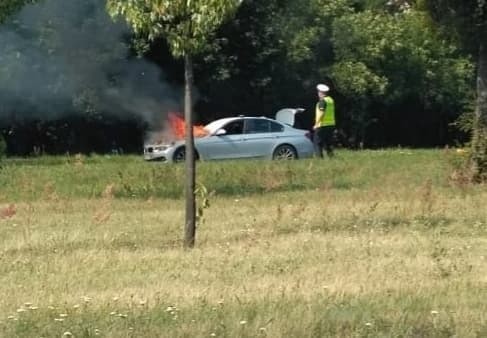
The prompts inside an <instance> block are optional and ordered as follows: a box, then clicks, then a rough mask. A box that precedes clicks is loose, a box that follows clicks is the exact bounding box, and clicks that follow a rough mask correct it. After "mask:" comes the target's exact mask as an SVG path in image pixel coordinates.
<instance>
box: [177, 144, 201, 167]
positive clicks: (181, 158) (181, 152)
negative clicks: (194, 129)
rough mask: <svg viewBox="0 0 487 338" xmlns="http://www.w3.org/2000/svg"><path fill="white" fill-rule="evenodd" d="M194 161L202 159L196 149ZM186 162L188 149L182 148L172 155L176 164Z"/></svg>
mask: <svg viewBox="0 0 487 338" xmlns="http://www.w3.org/2000/svg"><path fill="white" fill-rule="evenodd" d="M194 159H195V160H199V159H200V155H199V154H198V152H197V151H196V149H195V150H194ZM185 160H186V148H185V147H184V146H182V147H179V148H178V149H176V151H174V154H173V155H172V161H173V162H175V163H181V162H184V161H185Z"/></svg>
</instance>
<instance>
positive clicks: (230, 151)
mask: <svg viewBox="0 0 487 338" xmlns="http://www.w3.org/2000/svg"><path fill="white" fill-rule="evenodd" d="M221 129H222V130H224V131H225V132H224V134H221V135H218V133H217V135H212V136H209V137H205V138H202V139H201V140H199V141H198V151H199V153H200V155H201V156H202V157H203V158H204V159H208V160H214V159H215V160H216V159H232V158H239V157H243V156H242V154H241V153H242V143H243V129H244V122H243V119H238V120H233V121H230V122H229V123H227V124H225V125H223V126H222V128H221Z"/></svg>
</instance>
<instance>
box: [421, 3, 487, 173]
mask: <svg viewBox="0 0 487 338" xmlns="http://www.w3.org/2000/svg"><path fill="white" fill-rule="evenodd" d="M421 3H422V4H423V5H425V6H426V8H427V9H428V10H429V12H430V13H431V16H432V17H433V18H434V19H435V20H436V21H437V22H439V23H441V24H442V25H443V27H444V29H445V31H447V32H448V35H449V36H451V37H452V38H454V39H455V38H456V39H459V40H460V41H461V42H462V43H463V44H464V46H465V47H466V48H467V50H470V51H471V52H472V53H473V55H477V101H476V106H475V114H474V121H473V124H472V126H473V131H472V132H473V134H472V153H471V156H470V168H471V172H472V179H473V180H474V181H477V182H481V181H486V180H487V2H486V1H485V0H424V3H423V2H421ZM452 23H453V25H452Z"/></svg>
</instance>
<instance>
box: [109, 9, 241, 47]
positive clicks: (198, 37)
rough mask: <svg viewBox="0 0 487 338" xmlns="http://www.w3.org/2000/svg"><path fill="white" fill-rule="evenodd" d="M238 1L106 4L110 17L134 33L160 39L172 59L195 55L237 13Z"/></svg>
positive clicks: (151, 38) (150, 38)
mask: <svg viewBox="0 0 487 338" xmlns="http://www.w3.org/2000/svg"><path fill="white" fill-rule="evenodd" d="M239 3H240V1H238V0H193V1H191V0H152V1H146V0H107V6H108V11H109V13H110V14H111V15H113V16H123V17H124V18H125V19H126V20H127V22H128V23H129V24H130V26H131V27H132V28H133V29H134V32H135V33H136V34H137V35H139V36H141V37H144V38H145V37H146V38H147V39H149V40H151V41H153V40H155V39H157V38H160V37H164V39H166V40H167V41H168V43H169V46H170V48H171V51H172V53H173V55H174V56H176V57H181V56H184V55H186V54H189V55H195V54H197V53H200V52H202V51H203V50H205V49H206V48H207V46H208V40H209V39H210V37H211V36H212V34H213V32H214V31H215V30H216V29H217V28H218V27H219V26H220V25H221V24H222V22H223V21H224V20H225V19H226V18H228V16H230V15H231V14H232V13H234V11H235V10H236V9H237V7H238V4H239Z"/></svg>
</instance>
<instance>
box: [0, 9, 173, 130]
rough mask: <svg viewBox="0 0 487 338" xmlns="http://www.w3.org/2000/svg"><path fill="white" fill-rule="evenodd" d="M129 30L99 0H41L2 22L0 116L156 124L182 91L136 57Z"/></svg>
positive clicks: (7, 117) (0, 29)
mask: <svg viewBox="0 0 487 338" xmlns="http://www.w3.org/2000/svg"><path fill="white" fill-rule="evenodd" d="M129 39H130V30H129V29H128V28H127V26H126V25H125V24H123V23H115V22H113V20H112V19H111V18H110V17H109V16H108V15H107V13H106V10H105V7H104V1H100V0H83V1H80V0H44V1H41V2H39V3H37V4H34V5H27V6H25V7H24V8H23V9H22V11H21V12H20V13H18V14H17V15H15V16H13V17H12V18H10V20H9V21H8V22H7V23H5V24H4V25H2V26H0V119H3V120H6V119H14V120H19V119H30V118H35V119H42V120H48V119H58V118H62V117H64V116H66V115H67V114H74V113H78V114H80V113H82V114H97V113H103V114H105V113H109V114H116V115H117V116H119V117H121V118H124V117H133V116H139V117H141V118H143V119H144V121H146V122H148V123H149V125H152V126H154V125H155V124H158V123H159V122H160V119H161V118H162V115H163V113H165V112H167V111H171V110H179V109H180V106H181V104H180V97H181V94H180V93H181V90H180V89H179V88H174V87H172V86H170V85H169V84H167V82H166V81H165V79H164V74H163V73H162V72H161V70H160V68H159V67H158V66H157V65H155V64H151V63H149V62H147V61H146V60H143V59H141V58H136V57H133V56H132V57H131V56H130V55H131V53H130V46H129V44H128V41H129Z"/></svg>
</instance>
